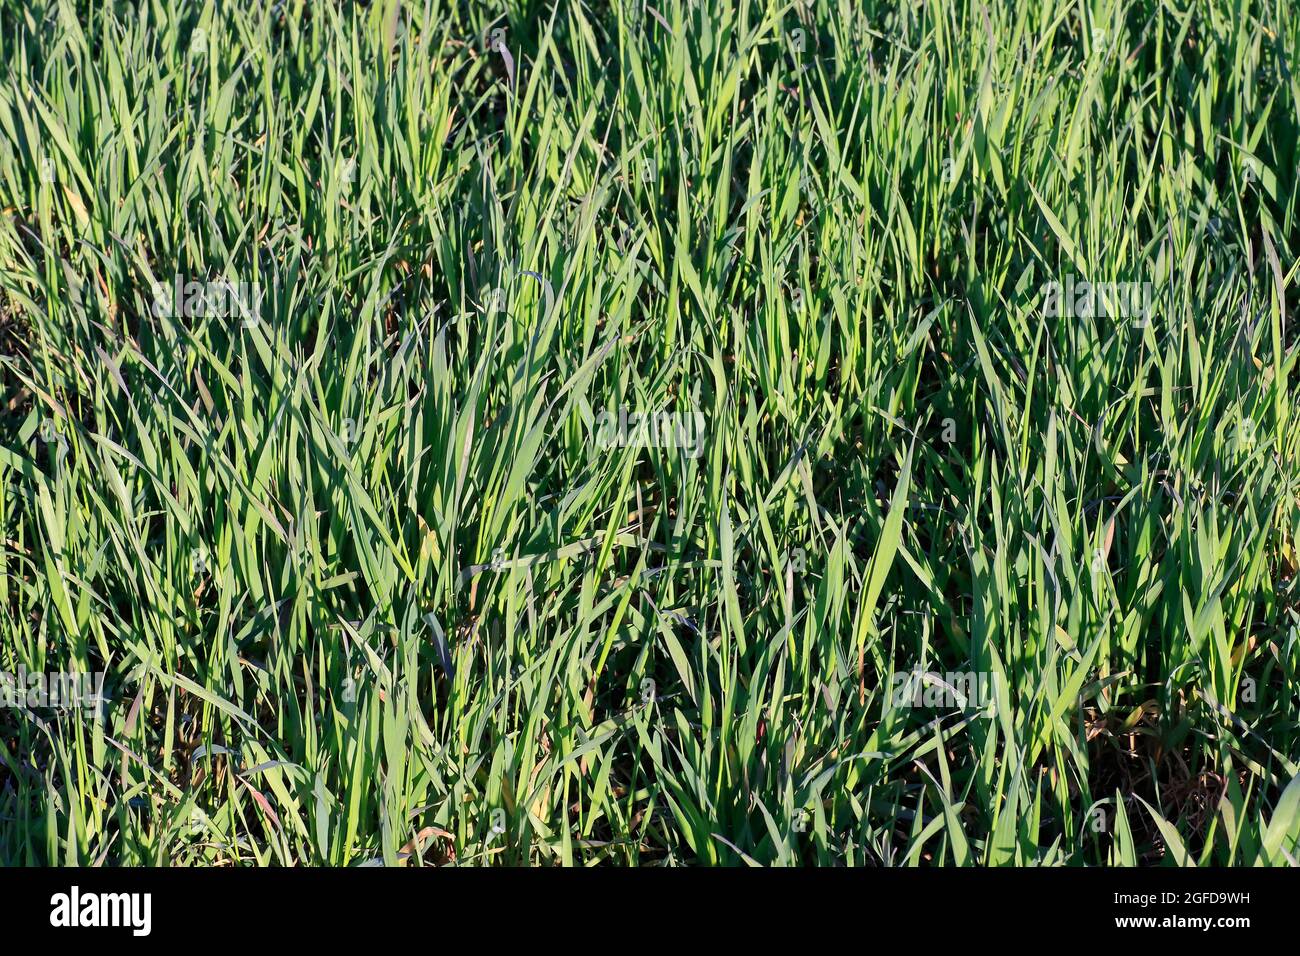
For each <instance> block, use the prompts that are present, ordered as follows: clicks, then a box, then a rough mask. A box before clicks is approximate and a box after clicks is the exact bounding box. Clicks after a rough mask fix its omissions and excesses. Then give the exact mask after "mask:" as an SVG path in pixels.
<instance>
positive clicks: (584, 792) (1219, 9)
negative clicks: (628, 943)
mask: <svg viewBox="0 0 1300 956" xmlns="http://www.w3.org/2000/svg"><path fill="white" fill-rule="evenodd" d="M1298 53H1300V20H1297V18H1296V17H1295V16H1294V14H1293V13H1292V12H1291V10H1290V8H1289V7H1288V6H1287V5H1285V4H1274V3H1261V2H1255V0H1240V2H1235V3H1228V2H1223V0H1214V2H1208V3H1198V4H1191V5H1189V4H1184V3H1179V2H1175V0H1163V2H1156V0H1103V2H1099V3H1095V4H1092V5H1091V7H1089V6H1087V5H1081V4H1077V3H1065V2H1059V0H1026V2H1022V3H1016V4H997V5H983V4H975V3H972V2H970V0H943V2H928V3H925V4H911V3H890V4H882V3H866V4H859V3H832V2H830V0H811V2H808V3H804V2H798V3H786V4H776V3H755V2H751V0H740V2H738V3H727V4H722V3H705V2H686V0H668V2H665V3H663V4H662V5H658V4H657V5H655V6H654V7H651V6H649V5H645V4H641V3H639V2H615V3H613V4H607V3H603V2H601V3H594V4H581V3H573V4H568V3H564V4H555V5H550V6H547V5H541V4H508V5H506V6H505V7H504V8H498V7H496V6H495V5H493V7H492V9H488V7H487V5H482V4H464V3H448V2H441V0H429V2H427V3H418V2H407V0H400V2H399V0H382V2H376V3H373V4H370V5H369V6H362V5H355V4H352V3H333V2H331V3H322V2H306V0H284V2H281V3H277V4H252V3H235V2H226V0H206V2H194V3H188V2H186V3H182V2H161V0H156V2H151V3H146V4H127V3H123V2H116V0H107V2H96V3H88V2H73V0H30V2H28V0H24V2H21V3H20V2H17V0H0V58H2V59H3V62H4V69H5V75H4V81H3V84H2V85H0V210H3V215H0V298H2V299H3V317H2V318H0V348H2V349H3V353H2V354H3V358H0V389H2V391H0V671H3V672H5V673H8V674H10V675H18V674H20V673H21V674H23V675H26V676H27V677H30V676H31V675H65V674H75V675H99V676H100V677H101V678H102V687H101V688H100V691H99V692H98V693H97V694H96V695H95V696H98V697H102V698H103V702H102V704H100V705H98V706H62V705H59V704H58V703H56V702H53V701H52V700H51V699H49V698H48V697H41V696H40V695H39V694H38V695H37V697H36V698H29V699H27V700H23V701H17V700H14V701H12V702H11V703H10V704H9V705H8V706H6V707H4V708H3V709H0V861H3V862H6V863H18V864H50V863H74V864H92V863H102V862H109V863H122V864H181V865H183V864H202V865H232V864H237V865H294V864H318V865H339V866H345V865H357V864H361V863H368V862H377V863H385V864H390V865H392V864H399V863H405V864H407V865H415V864H425V865H428V864H445V863H453V862H454V863H457V864H466V863H468V864H482V863H513V864H519V863H531V864H566V865H592V864H600V863H613V864H622V865H647V864H651V865H661V864H739V863H742V862H743V863H759V864H777V865H785V864H828V865H829V864H836V865H838V864H849V865H858V864H868V865H914V864H943V865H949V864H952V865H972V864H986V865H1011V864H1018V865H1030V864H1043V865H1054V864H1063V865H1081V864H1089V865H1107V864H1113V865H1132V864H1151V863H1165V864H1170V863H1195V864H1219V865H1225V864H1226V865H1245V864H1255V863H1266V864H1290V863H1294V862H1295V859H1296V856H1297V852H1298V851H1297V849H1296V841H1297V838H1300V785H1296V784H1292V782H1291V781H1292V780H1293V779H1294V777H1295V775H1296V762H1297V761H1300V734H1298V733H1297V723H1296V716H1295V715H1296V713H1297V692H1296V685H1295V675H1296V672H1297V667H1300V640H1298V638H1300V587H1298V586H1297V584H1296V570H1297V563H1298V560H1300V559H1298V558H1297V551H1296V549H1297V537H1298V536H1300V467H1298V457H1297V456H1298V455H1300V427H1298V426H1297V408H1296V388H1297V369H1296V362H1297V355H1298V354H1300V352H1298V350H1297V343H1298V338H1297V334H1296V328H1297V324H1298V323H1297V321H1296V317H1295V305H1294V303H1295V300H1296V297H1297V292H1296V285H1297V283H1296V258H1295V252H1296V250H1297V247H1298V246H1300V234H1298V232H1297V222H1296V214H1297V208H1298V206H1297V198H1298V190H1297V171H1296V168H1295V162H1294V157H1295V156H1296V152H1297V132H1298V122H1300V86H1298V85H1297V79H1296V77H1295V75H1294V72H1293V71H1294V69H1295V64H1296V57H1297V54H1298ZM14 683H15V684H16V681H15V682H14ZM15 697H16V695H15Z"/></svg>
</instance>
